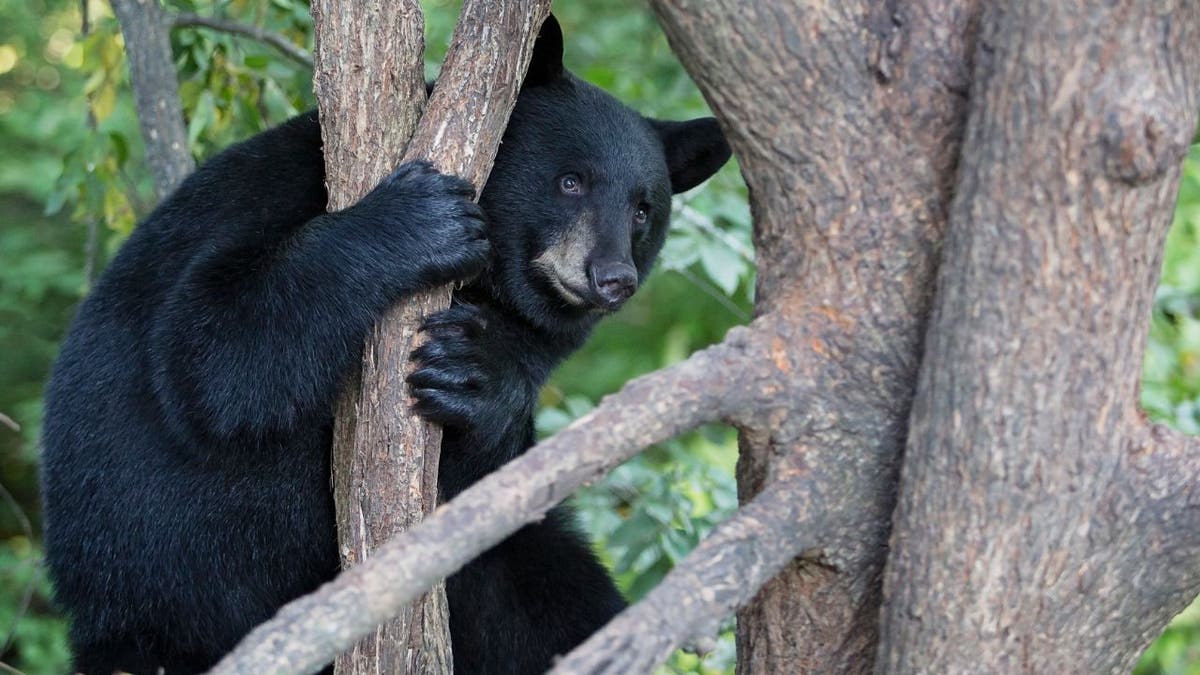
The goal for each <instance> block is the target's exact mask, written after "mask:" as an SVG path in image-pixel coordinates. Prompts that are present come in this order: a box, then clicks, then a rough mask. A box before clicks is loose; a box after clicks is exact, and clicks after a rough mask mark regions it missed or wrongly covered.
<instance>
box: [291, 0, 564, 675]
mask: <svg viewBox="0 0 1200 675" xmlns="http://www.w3.org/2000/svg"><path fill="white" fill-rule="evenodd" d="M548 13H549V0H503V1H501V0H494V1H488V0H469V1H468V2H467V3H465V5H464V7H463V12H462V16H461V18H460V21H459V24H458V28H457V29H456V31H455V34H454V38H453V41H452V43H451V46H450V50H449V52H448V54H447V57H446V63H445V66H444V67H443V74H442V77H441V78H440V79H439V83H438V87H437V89H436V90H435V91H434V94H433V99H432V100H431V102H430V107H429V109H428V110H427V111H426V112H425V115H424V116H423V117H421V126H420V128H419V129H417V131H416V135H415V136H413V130H414V128H415V127H416V122H417V119H418V116H419V115H420V110H421V107H422V104H423V103H424V101H425V85H424V81H423V77H422V73H423V68H422V63H423V61H422V54H423V49H424V40H423V25H424V22H423V20H422V15H421V9H420V6H419V4H418V3H417V2H415V0H414V1H412V2H406V3H398V2H371V3H365V4H364V3H360V2H350V3H347V2H345V1H344V0H319V1H318V2H315V3H314V4H313V18H314V25H315V29H316V41H315V43H316V58H315V63H316V76H315V78H314V82H315V86H316V90H317V96H318V99H319V101H320V105H321V125H322V132H323V137H324V141H325V162H326V175H327V182H328V184H329V191H330V209H338V208H344V207H346V206H348V205H350V204H352V203H354V202H355V201H356V200H357V199H358V198H360V197H361V196H362V195H363V194H365V193H366V192H368V191H369V190H370V189H371V188H372V187H374V186H375V184H376V183H378V182H379V180H380V179H382V178H383V177H384V176H386V175H387V174H388V173H390V172H391V171H392V170H393V169H394V168H395V167H396V166H397V165H398V164H399V163H400V162H401V161H412V160H416V159H425V160H429V161H432V162H433V163H434V165H435V166H437V167H438V168H439V169H440V170H442V171H446V172H449V173H455V174H458V175H461V176H463V177H465V178H467V179H469V180H471V182H473V183H474V184H475V185H476V186H482V185H483V183H484V181H485V180H486V178H487V174H488V172H489V171H490V169H491V164H492V160H493V158H494V157H495V153H496V148H497V147H498V145H499V142H500V137H501V135H502V134H503V132H504V127H505V126H506V124H507V122H508V115H509V113H510V112H511V111H512V107H513V105H514V104H515V102H516V96H517V90H518V88H519V84H520V81H521V76H522V74H523V73H524V70H525V68H526V66H527V65H528V62H529V58H530V55H531V53H532V48H533V36H535V35H536V33H537V28H538V26H540V25H541V22H542V21H543V20H544V19H545V17H546V15H547V14H548ZM410 136H412V142H411V143H409V137H410ZM406 146H407V150H406V151H405V147H406ZM401 155H403V157H402V158H401ZM449 300H450V289H449V288H442V289H438V290H435V291H431V292H427V293H421V294H418V295H417V296H415V297H412V298H409V299H408V300H406V301H405V302H404V303H401V304H400V305H398V306H397V307H395V308H393V309H392V310H391V311H390V312H389V313H388V315H387V316H385V317H384V319H383V320H381V321H380V323H379V324H378V325H377V326H376V328H375V330H374V332H373V334H372V336H371V337H370V338H369V339H368V341H367V345H366V348H365V350H364V356H363V365H362V369H361V372H360V373H359V374H358V377H357V378H356V380H355V381H354V382H352V384H351V385H350V386H349V387H348V390H347V392H346V394H345V395H344V396H343V397H342V400H341V401H340V403H339V406H338V413H337V418H336V423H335V428H334V443H333V457H332V459H333V485H334V497H335V500H336V503H337V517H338V535H339V550H340V552H341V556H342V566H343V567H344V568H350V567H353V566H355V565H358V564H360V563H361V562H362V561H363V560H365V559H366V558H367V557H368V556H370V555H371V554H372V553H373V551H374V550H375V549H376V548H377V547H378V546H379V545H380V544H381V543H383V542H385V541H387V540H388V539H390V538H391V537H393V536H395V535H396V534H397V533H399V532H402V531H404V530H407V529H408V528H410V527H411V526H412V525H413V524H415V523H416V522H418V521H420V520H421V518H422V517H423V516H424V514H426V513H428V512H430V511H432V510H433V507H434V506H435V505H436V503H437V461H438V451H439V448H440V444H441V430H440V429H438V428H437V427H436V426H435V425H432V424H429V423H427V422H425V421H423V420H421V419H420V418H418V417H417V416H416V415H414V414H413V413H412V412H411V411H410V409H409V406H408V393H407V390H406V387H405V384H404V375H405V373H406V372H407V370H408V355H409V353H410V352H411V351H412V349H413V348H414V347H415V346H416V342H415V340H416V339H417V328H418V326H419V325H420V321H421V318H422V317H424V316H426V315H428V314H430V313H432V312H434V311H437V310H439V309H443V308H445V307H446V306H448V304H449ZM450 664H451V658H450V639H449V629H448V625H447V608H446V598H445V591H444V588H443V586H442V584H440V583H439V584H438V585H436V586H435V587H434V588H433V589H432V590H431V591H430V592H429V593H427V594H425V595H423V596H421V597H420V598H419V599H417V600H416V601H415V602H413V603H412V604H410V605H408V606H406V607H405V608H404V610H403V611H402V612H401V613H400V614H399V615H398V616H396V617H395V618H394V619H392V620H391V621H389V622H388V623H386V624H384V625H383V626H380V627H379V628H378V629H376V630H375V631H374V633H373V634H371V635H369V636H368V637H367V638H365V639H364V640H362V641H360V642H359V643H358V644H356V645H355V646H354V647H353V648H352V649H350V650H348V651H347V652H345V653H343V654H342V655H341V656H340V657H339V658H338V660H337V661H336V666H337V669H338V671H339V672H345V673H400V672H407V673H436V672H449V671H450V669H451V665H450Z"/></svg>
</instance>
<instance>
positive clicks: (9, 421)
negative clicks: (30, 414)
mask: <svg viewBox="0 0 1200 675" xmlns="http://www.w3.org/2000/svg"><path fill="white" fill-rule="evenodd" d="M0 424H3V425H4V426H6V427H8V428H9V429H12V430H13V431H20V430H21V425H20V424H17V423H16V421H15V420H13V418H11V417H9V416H8V415H5V414H4V413H0Z"/></svg>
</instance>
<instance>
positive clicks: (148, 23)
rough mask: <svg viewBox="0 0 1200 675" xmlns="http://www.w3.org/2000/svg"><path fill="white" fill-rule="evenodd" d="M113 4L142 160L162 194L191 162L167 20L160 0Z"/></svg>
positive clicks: (124, 0)
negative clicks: (143, 149)
mask: <svg viewBox="0 0 1200 675" xmlns="http://www.w3.org/2000/svg"><path fill="white" fill-rule="evenodd" d="M112 8H113V12H114V13H115V14H116V15H117V21H119V22H120V24H121V35H122V37H124V39H125V53H126V55H127V56H128V59H129V80H130V82H131V83H132V85H133V96H134V103H135V105H136V106H137V114H138V123H139V124H140V125H141V129H142V140H143V141H144V142H145V144H146V161H147V162H148V163H149V164H150V171H151V173H152V174H154V189H155V192H156V193H157V194H158V198H159V199H162V198H164V197H166V196H167V195H168V194H170V193H171V192H172V191H173V190H174V189H175V188H176V187H178V186H179V184H180V183H181V182H183V179H184V178H186V177H187V175H188V174H189V173H191V172H192V169H193V168H194V167H195V164H194V162H193V161H192V153H191V152H190V151H189V150H188V144H187V129H186V128H185V127H184V124H183V108H182V107H181V105H180V102H179V81H178V80H177V79H176V76H175V64H174V63H173V62H172V60H171V42H170V40H169V39H168V36H167V29H168V28H169V23H168V21H167V17H166V14H164V13H163V10H162V7H161V6H159V4H158V0H113V3H112Z"/></svg>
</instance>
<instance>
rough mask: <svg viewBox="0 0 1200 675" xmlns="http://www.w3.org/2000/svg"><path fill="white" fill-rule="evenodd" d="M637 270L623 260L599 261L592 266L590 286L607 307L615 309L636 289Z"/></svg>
mask: <svg viewBox="0 0 1200 675" xmlns="http://www.w3.org/2000/svg"><path fill="white" fill-rule="evenodd" d="M637 279H638V277H637V270H636V269H634V268H633V266H632V265H629V264H627V263H623V262H610V263H601V264H599V265H596V266H595V267H593V268H592V287H593V289H594V290H595V291H596V294H597V295H599V296H600V299H601V300H603V301H604V304H606V305H607V306H608V308H609V309H616V308H617V307H619V306H620V305H621V303H623V302H625V301H626V300H628V299H629V296H631V295H633V292H634V291H635V290H637Z"/></svg>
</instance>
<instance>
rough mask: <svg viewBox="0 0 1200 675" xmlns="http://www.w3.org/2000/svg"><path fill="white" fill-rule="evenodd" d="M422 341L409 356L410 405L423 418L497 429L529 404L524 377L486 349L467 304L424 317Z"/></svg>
mask: <svg viewBox="0 0 1200 675" xmlns="http://www.w3.org/2000/svg"><path fill="white" fill-rule="evenodd" d="M421 330H422V331H423V332H424V333H425V334H426V336H427V338H428V340H427V341H426V342H425V344H423V345H421V346H420V347H418V348H417V349H416V350H415V351H413V354H412V360H413V361H415V362H416V363H417V369H416V370H415V371H414V372H413V373H412V374H411V375H409V376H408V384H409V387H410V390H411V392H412V395H413V398H414V399H415V401H416V402H415V405H414V408H415V409H416V411H417V413H418V414H420V415H421V416H422V417H424V418H425V419H428V420H430V421H432V422H436V423H438V424H441V425H443V426H446V427H452V428H456V429H458V430H461V431H464V432H469V433H473V434H476V435H478V434H481V433H483V434H487V433H489V432H491V431H495V432H499V431H501V430H502V429H503V428H504V427H505V426H506V425H507V424H509V423H510V422H512V421H513V420H514V419H516V418H517V417H519V416H520V415H522V414H523V413H524V412H525V408H526V407H528V406H529V405H531V403H530V402H528V401H526V399H527V398H529V396H528V394H527V392H526V390H527V389H529V387H527V386H526V384H525V382H524V380H523V379H522V378H521V376H520V375H519V371H517V370H516V369H515V368H513V364H512V363H509V362H508V359H506V358H505V357H504V355H503V354H497V353H495V350H489V349H488V347H487V341H488V325H487V319H486V317H485V316H484V315H483V312H482V311H481V310H480V309H479V308H477V307H475V306H473V305H465V304H460V305H454V306H453V307H451V308H449V309H447V310H444V311H441V312H438V313H436V314H433V315H431V316H429V317H428V318H427V319H426V320H425V323H424V324H423V325H422V326H421Z"/></svg>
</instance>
